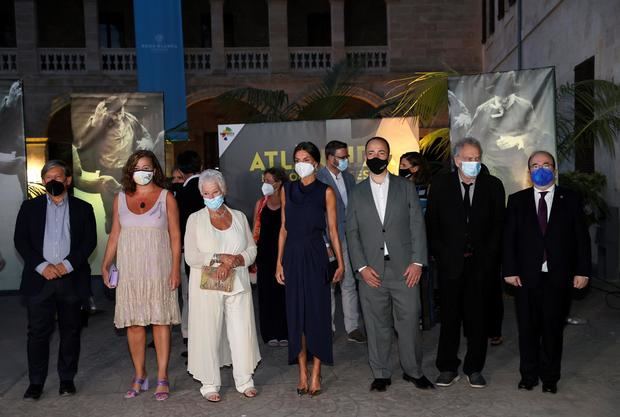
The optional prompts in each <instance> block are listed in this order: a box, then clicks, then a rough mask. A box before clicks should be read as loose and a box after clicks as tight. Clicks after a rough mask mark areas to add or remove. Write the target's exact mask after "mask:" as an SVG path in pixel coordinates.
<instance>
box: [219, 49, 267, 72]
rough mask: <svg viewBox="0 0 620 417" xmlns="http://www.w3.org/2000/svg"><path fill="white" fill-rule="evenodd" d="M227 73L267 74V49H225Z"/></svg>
mask: <svg viewBox="0 0 620 417" xmlns="http://www.w3.org/2000/svg"><path fill="white" fill-rule="evenodd" d="M225 53H226V71H227V72H250V73H257V72H269V71H270V69H269V68H270V56H269V48H227V49H226V50H225Z"/></svg>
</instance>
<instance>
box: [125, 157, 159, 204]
mask: <svg viewBox="0 0 620 417" xmlns="http://www.w3.org/2000/svg"><path fill="white" fill-rule="evenodd" d="M140 158H149V159H150V160H151V162H152V163H153V183H154V184H155V185H157V186H158V187H161V188H165V186H166V177H164V172H163V170H162V169H161V165H159V161H158V160H157V157H156V156H155V154H154V153H153V152H151V151H147V150H145V149H140V150H138V151H135V152H134V153H132V154H131V156H129V159H127V163H125V166H124V167H123V178H122V179H121V185H122V186H123V191H124V192H126V193H127V194H133V193H135V192H136V182H135V181H134V180H133V171H134V169H135V168H136V165H138V161H139V160H140Z"/></svg>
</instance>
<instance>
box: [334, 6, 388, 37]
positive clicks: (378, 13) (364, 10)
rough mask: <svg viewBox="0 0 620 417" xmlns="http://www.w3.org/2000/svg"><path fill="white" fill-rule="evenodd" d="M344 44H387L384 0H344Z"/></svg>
mask: <svg viewBox="0 0 620 417" xmlns="http://www.w3.org/2000/svg"><path fill="white" fill-rule="evenodd" d="M344 43H345V45H346V46H382V45H387V12H386V6H385V1H384V0H346V1H345V3H344Z"/></svg>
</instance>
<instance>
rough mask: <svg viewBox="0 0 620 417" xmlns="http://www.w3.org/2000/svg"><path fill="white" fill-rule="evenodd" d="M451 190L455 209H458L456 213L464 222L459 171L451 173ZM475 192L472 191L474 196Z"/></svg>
mask: <svg viewBox="0 0 620 417" xmlns="http://www.w3.org/2000/svg"><path fill="white" fill-rule="evenodd" d="M451 182H452V185H451V186H452V191H451V194H452V195H454V196H455V197H456V198H455V201H454V205H455V206H456V210H457V211H458V215H459V218H460V219H463V220H462V221H463V222H465V207H463V191H462V190H461V179H460V178H459V173H458V172H457V171H455V172H454V173H453V174H452V181H451ZM475 195H476V192H475V191H474V196H475Z"/></svg>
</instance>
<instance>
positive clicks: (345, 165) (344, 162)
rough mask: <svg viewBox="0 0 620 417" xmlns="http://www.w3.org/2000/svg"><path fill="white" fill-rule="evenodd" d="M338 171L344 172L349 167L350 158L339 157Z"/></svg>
mask: <svg viewBox="0 0 620 417" xmlns="http://www.w3.org/2000/svg"><path fill="white" fill-rule="evenodd" d="M336 168H338V171H340V172H343V171H346V170H347V168H349V160H348V159H338V165H337V166H336Z"/></svg>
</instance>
